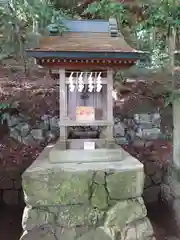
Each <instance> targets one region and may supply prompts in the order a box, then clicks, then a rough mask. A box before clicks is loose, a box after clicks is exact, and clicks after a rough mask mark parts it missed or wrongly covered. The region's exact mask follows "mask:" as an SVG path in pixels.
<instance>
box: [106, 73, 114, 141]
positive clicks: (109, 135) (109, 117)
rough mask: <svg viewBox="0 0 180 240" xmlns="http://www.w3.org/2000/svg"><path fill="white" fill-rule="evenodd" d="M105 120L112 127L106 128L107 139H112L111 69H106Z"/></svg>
mask: <svg viewBox="0 0 180 240" xmlns="http://www.w3.org/2000/svg"><path fill="white" fill-rule="evenodd" d="M107 78H108V83H107V120H108V121H109V122H111V123H112V126H109V127H107V138H109V139H112V138H113V121H114V120H113V98H112V91H113V71H112V69H108V72H107Z"/></svg>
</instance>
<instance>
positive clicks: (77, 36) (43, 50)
mask: <svg viewBox="0 0 180 240" xmlns="http://www.w3.org/2000/svg"><path fill="white" fill-rule="evenodd" d="M63 25H64V26H65V30H64V32H62V33H59V32H58V27H57V28H56V26H55V25H53V26H52V25H50V26H49V36H44V37H42V38H41V39H40V43H39V46H38V47H37V48H34V49H28V50H27V55H28V56H30V57H34V58H36V60H37V64H38V65H41V66H43V67H47V68H51V69H53V68H57V67H64V68H66V69H68V68H69V69H76V68H77V69H83V68H84V69H87V68H96V67H97V66H98V68H99V67H101V68H103V67H105V68H107V67H109V68H129V67H130V66H132V65H134V64H135V63H136V62H137V60H139V59H141V58H145V54H144V53H143V52H141V51H137V50H135V49H133V48H131V47H130V46H129V45H128V44H127V43H126V41H125V40H124V37H123V36H122V34H121V33H120V31H119V29H118V26H117V22H116V20H115V19H109V21H104V20H63Z"/></svg>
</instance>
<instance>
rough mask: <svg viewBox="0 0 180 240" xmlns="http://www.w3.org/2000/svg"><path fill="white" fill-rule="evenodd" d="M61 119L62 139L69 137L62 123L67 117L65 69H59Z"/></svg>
mask: <svg viewBox="0 0 180 240" xmlns="http://www.w3.org/2000/svg"><path fill="white" fill-rule="evenodd" d="M59 115H60V116H59V119H60V123H61V126H60V140H63V141H65V140H66V139H67V129H66V127H65V126H63V125H62V123H63V122H64V121H65V120H66V117H67V96H66V77H65V69H60V70H59Z"/></svg>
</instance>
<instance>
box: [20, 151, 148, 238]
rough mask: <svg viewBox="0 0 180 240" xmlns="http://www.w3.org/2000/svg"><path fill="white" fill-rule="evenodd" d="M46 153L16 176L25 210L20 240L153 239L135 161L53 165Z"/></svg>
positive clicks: (141, 178) (140, 169) (140, 173)
mask: <svg viewBox="0 0 180 240" xmlns="http://www.w3.org/2000/svg"><path fill="white" fill-rule="evenodd" d="M50 150H51V147H47V148H46V149H45V150H44V151H43V152H42V154H41V155H40V156H39V157H38V159H37V160H36V161H35V162H34V163H33V164H32V165H31V167H29V168H28V169H27V170H26V172H25V173H24V174H23V176H22V179H23V189H24V193H25V201H26V203H27V207H26V208H25V210H24V214H23V221H22V226H23V230H24V234H23V236H22V237H21V240H34V239H38V240H41V239H42V240H67V239H68V240H99V239H104V240H150V239H153V230H152V227H151V224H150V222H149V220H148V219H147V218H146V215H147V211H146V208H145V205H144V202H143V199H142V198H141V195H142V192H143V186H144V171H143V165H142V164H141V163H140V162H139V161H138V160H136V159H135V158H133V157H131V156H130V155H128V154H126V155H125V158H123V159H122V158H121V156H122V155H121V154H120V155H119V158H120V159H119V161H111V159H110V161H109V162H108V161H105V162H103V161H101V162H99V161H93V162H90V161H88V162H74V163H73V162H67V163H66V162H65V161H63V163H62V162H59V163H54V164H53V163H50V162H49V160H48V156H49V152H50ZM120 151H121V149H120ZM116 154H117V152H116ZM117 156H118V155H117Z"/></svg>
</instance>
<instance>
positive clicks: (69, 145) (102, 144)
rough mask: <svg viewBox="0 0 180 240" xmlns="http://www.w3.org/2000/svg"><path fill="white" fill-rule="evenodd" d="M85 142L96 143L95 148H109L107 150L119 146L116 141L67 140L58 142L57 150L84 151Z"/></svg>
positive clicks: (95, 139)
mask: <svg viewBox="0 0 180 240" xmlns="http://www.w3.org/2000/svg"><path fill="white" fill-rule="evenodd" d="M85 142H94V143H95V148H96V149H99V148H107V149H116V148H119V146H118V145H117V144H116V143H115V141H114V139H97V138H94V139H92V138H91V139H67V140H58V142H57V143H56V148H58V149H59V150H66V149H84V143H85Z"/></svg>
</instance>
